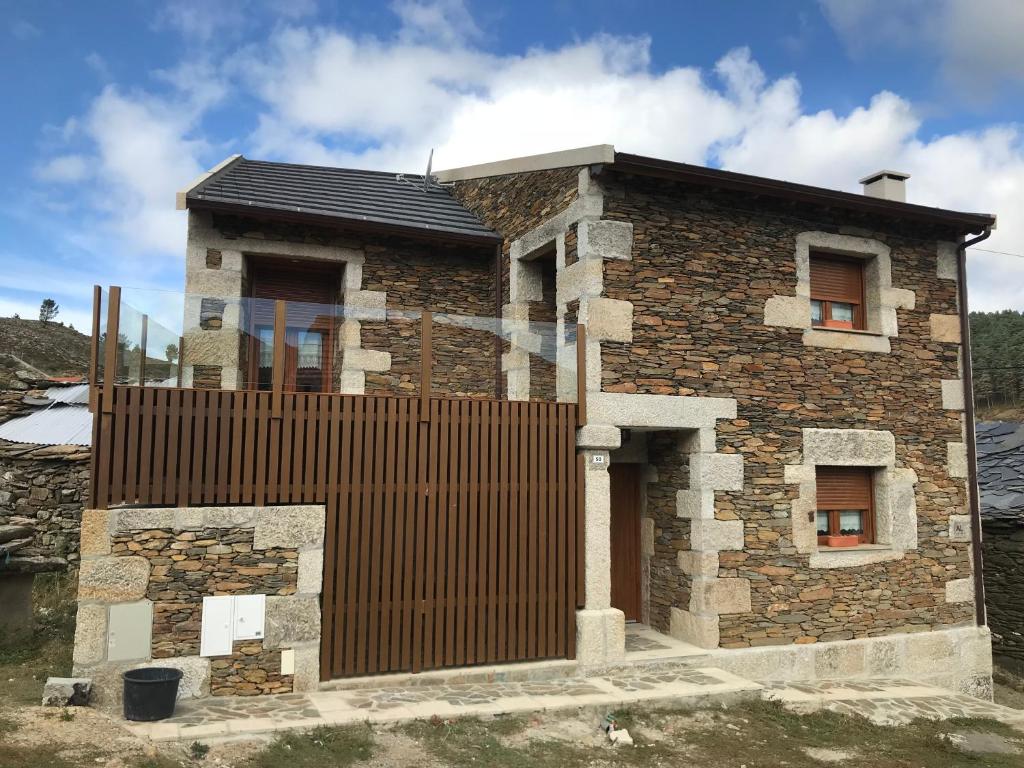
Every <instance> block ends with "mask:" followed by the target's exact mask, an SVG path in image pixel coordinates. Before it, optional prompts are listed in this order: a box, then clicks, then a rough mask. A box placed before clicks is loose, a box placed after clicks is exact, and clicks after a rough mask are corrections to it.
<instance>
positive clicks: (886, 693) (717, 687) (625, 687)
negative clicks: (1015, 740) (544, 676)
mask: <svg viewBox="0 0 1024 768" xmlns="http://www.w3.org/2000/svg"><path fill="white" fill-rule="evenodd" d="M737 695H739V696H744V695H746V696H760V697H763V698H766V699H771V700H777V701H780V702H782V703H783V704H784V705H785V706H786V707H788V708H790V709H792V710H794V711H797V712H801V713H810V712H818V711H822V710H825V711H830V712H837V713H840V714H844V715H859V716H862V717H865V718H867V719H868V720H870V721H872V722H874V723H877V724H880V725H901V724H904V723H909V722H911V721H912V720H916V719H918V718H926V719H931V720H946V719H951V718H958V717H982V718H991V719H994V720H998V721H1000V722H1004V723H1008V724H1010V725H1014V726H1019V727H1021V728H1022V729H1024V710H1016V709H1010V708H1008V707H1003V706H1000V705H998V704H993V703H992V702H990V701H984V700H982V699H976V698H974V697H972V696H967V695H964V694H959V693H955V692H953V691H949V690H945V689H943V688H936V687H933V686H928V685H922V684H920V683H916V682H914V681H912V680H896V679H886V680H870V679H860V680H835V681H820V682H812V683H793V682H777V683H766V684H764V685H761V684H758V683H755V682H752V681H750V680H745V679H743V678H741V677H738V676H736V675H733V674H731V673H729V672H725V671H724V670H721V669H717V668H714V667H700V668H695V669H690V668H686V667H683V666H679V667H678V668H675V669H672V668H669V669H654V668H651V669H644V668H643V667H635V668H633V669H632V670H628V671H625V670H624V671H621V672H615V673H613V674H610V675H608V676H604V677H571V678H558V679H552V680H545V681H523V682H473V683H446V684H437V685H430V686H427V685H417V686H408V687H402V686H395V685H388V686H382V687H378V688H369V687H365V688H354V689H342V690H323V691H318V692H315V693H309V694H287V695H283V696H261V697H231V698H228V697H223V698H211V699H204V700H202V701H194V702H183V703H180V704H179V705H178V710H177V712H176V713H175V715H174V717H173V718H170V719H168V720H163V721H161V722H158V723H133V724H129V725H128V726H127V727H128V728H129V729H130V730H132V731H133V732H135V733H136V734H138V735H140V736H143V737H145V738H150V739H153V740H155V741H173V740H192V739H206V740H210V739H218V738H234V737H239V736H256V735H259V734H267V733H272V732H274V731H279V730H285V729H292V728H296V729H308V728H313V727H316V726H320V725H345V724H350V723H357V722H364V721H369V722H397V721H402V720H415V719H428V718H432V717H440V718H457V717H473V716H481V715H498V714H510V713H516V712H539V711H545V710H547V711H551V710H562V709H565V710H571V709H578V708H580V707H592V708H597V709H604V710H608V711H612V710H615V709H619V708H622V707H627V706H630V705H634V704H646V705H671V704H684V703H686V704H691V705H693V704H710V703H714V702H715V701H717V700H724V699H728V698H730V697H731V698H735V697H736V696H737Z"/></svg>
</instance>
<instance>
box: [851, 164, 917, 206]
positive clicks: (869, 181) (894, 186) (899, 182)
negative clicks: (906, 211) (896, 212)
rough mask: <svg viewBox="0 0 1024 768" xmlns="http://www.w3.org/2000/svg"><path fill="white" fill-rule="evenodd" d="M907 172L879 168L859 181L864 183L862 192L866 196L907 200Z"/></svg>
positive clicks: (908, 175)
mask: <svg viewBox="0 0 1024 768" xmlns="http://www.w3.org/2000/svg"><path fill="white" fill-rule="evenodd" d="M909 178H910V174H909V173H903V172H902V171H888V170H881V171H875V172H874V173H869V174H868V175H867V176H865V177H864V178H863V179H861V180H860V183H861V184H863V185H864V194H865V195H867V196H868V197H879V198H882V199H883V200H896V201H898V202H901V203H905V202H906V201H907V185H906V183H905V182H906V181H907V179H909Z"/></svg>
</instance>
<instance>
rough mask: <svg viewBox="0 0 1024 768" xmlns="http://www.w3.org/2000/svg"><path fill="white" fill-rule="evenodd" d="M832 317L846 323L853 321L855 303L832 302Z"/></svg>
mask: <svg viewBox="0 0 1024 768" xmlns="http://www.w3.org/2000/svg"><path fill="white" fill-rule="evenodd" d="M832 319H833V320H839V321H841V322H844V323H852V322H853V304H844V303H843V302H840V301H833V302H832Z"/></svg>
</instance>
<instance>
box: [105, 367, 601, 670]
mask: <svg viewBox="0 0 1024 768" xmlns="http://www.w3.org/2000/svg"><path fill="white" fill-rule="evenodd" d="M96 397H97V405H98V408H97V418H96V422H95V424H96V426H95V428H94V442H93V445H94V451H93V475H92V504H93V506H94V507H97V508H106V507H108V506H111V505H116V504H141V505H147V504H149V505H156V506H177V507H185V506H200V505H204V504H205V505H210V504H253V505H263V504H300V503H321V504H326V507H327V532H326V543H325V558H324V562H325V573H324V576H325V578H324V587H323V601H322V604H323V633H322V643H323V645H322V653H321V675H322V677H323V679H328V678H330V677H339V676H346V675H362V674H375V673H381V672H393V671H399V670H408V671H418V670H421V669H430V668H436V667H443V666H452V665H463V664H480V663H490V662H500V661H519V660H526V659H542V658H553V657H561V658H573V657H574V656H575V636H576V630H575V611H576V608H577V604H578V602H579V600H580V599H581V597H582V586H581V585H582V579H583V556H582V522H581V520H582V506H581V502H580V493H579V491H580V490H581V489H582V476H581V472H582V464H581V463H580V460H579V459H578V458H577V456H576V451H575V439H574V437H575V431H576V426H577V406H576V405H575V404H571V403H538V402H509V401H499V400H468V399H452V398H437V397H434V398H417V397H396V396H369V395H365V396H364V395H337V394H306V393H269V392H256V391H208V390H193V389H158V388H150V387H131V386H110V387H106V388H105V391H104V392H97V394H96Z"/></svg>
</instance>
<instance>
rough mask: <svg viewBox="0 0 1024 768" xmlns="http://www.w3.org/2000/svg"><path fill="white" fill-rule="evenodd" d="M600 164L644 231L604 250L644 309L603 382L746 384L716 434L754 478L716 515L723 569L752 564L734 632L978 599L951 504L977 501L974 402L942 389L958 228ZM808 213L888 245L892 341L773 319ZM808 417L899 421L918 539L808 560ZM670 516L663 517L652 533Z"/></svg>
mask: <svg viewBox="0 0 1024 768" xmlns="http://www.w3.org/2000/svg"><path fill="white" fill-rule="evenodd" d="M598 178H600V183H601V186H602V189H603V191H604V208H605V213H604V217H605V218H606V219H611V220H613V221H619V222H623V223H629V224H631V225H632V231H633V245H632V253H631V257H630V258H628V259H606V260H605V261H604V263H603V293H602V294H601V295H602V296H606V297H609V298H610V299H613V300H618V301H621V302H628V303H630V304H631V306H632V312H633V317H632V333H631V338H630V339H626V340H615V339H612V338H608V339H606V340H605V341H604V342H603V343H602V344H601V360H600V376H601V390H602V391H603V392H612V393H626V394H637V395H677V396H678V395H682V396H697V397H730V398H735V400H736V401H737V411H738V413H737V418H735V419H732V420H727V421H724V422H721V423H719V424H718V426H717V441H718V448H717V450H718V451H719V452H721V453H725V454H736V455H738V456H742V457H743V467H744V478H743V483H742V489H735V490H726V491H718V492H716V493H715V498H714V505H715V509H714V517H715V519H716V520H742V522H743V529H744V530H743V533H744V541H743V547H742V549H739V550H736V551H727V552H721V553H720V555H719V559H720V564H719V571H718V576H719V577H720V581H721V579H723V578H728V579H735V578H738V579H745V580H749V582H750V591H751V600H750V604H749V608H747V609H746V610H743V611H742V612H736V613H732V612H730V613H727V614H723V615H721V616H720V619H719V630H720V642H721V645H722V646H723V647H730V648H733V647H744V646H759V645H777V644H789V643H815V642H822V641H829V640H844V639H852V638H864V637H871V636H876V635H883V634H890V633H902V632H919V631H924V630H929V629H936V628H939V627H947V626H955V625H958V624H965V623H969V622H970V621H971V620H972V617H973V608H972V605H971V603H970V595H969V594H967V595H966V598H967V599H966V600H964V599H963V597H964V596H963V595H962V593H963V592H964V590H963V589H961V588H960V585H961V584H967V583H968V582H967V581H965V580H967V579H969V577H970V574H971V565H970V556H969V547H970V543H969V542H968V541H964V540H963V539H962V538H953V537H951V536H950V530H951V517H955V516H958V515H962V514H964V512H965V509H966V495H965V487H964V482H963V479H962V467H961V468H959V469H958V468H957V467H958V466H959V465H958V464H957V463H956V462H954V461H953V458H952V457H953V456H954V454H956V455H959V453H957V451H958V450H959V449H958V448H957V451H954V447H957V446H960V445H962V442H960V441H962V431H961V430H962V420H961V416H962V414H961V412H960V411H959V410H955V409H953V408H954V406H952V405H951V404H950V403H948V400H949V398H948V397H947V398H944V397H943V391H944V387H945V385H944V384H943V381H944V380H945V381H949V380H955V379H957V378H958V376H959V370H958V353H959V344H958V343H957V342H958V341H959V339H958V337H954V336H953V335H950V334H947V333H945V332H942V333H938V334H937V333H936V330H935V329H936V323H935V321H934V318H936V317H941V318H946V317H950V316H955V315H956V312H957V306H956V283H955V282H954V281H951V280H949V279H947V278H944V277H941V276H940V274H939V272H940V270H939V269H938V268H937V250H941V248H939V249H937V242H939V241H945V240H949V239H952V237H951V235H950V233H948V232H944V231H940V230H934V229H926V228H924V229H922V228H915V227H914V226H912V225H908V224H901V226H900V229H899V234H895V233H894V232H893V228H892V226H891V225H885V224H883V223H881V222H876V221H871V220H869V219H865V218H860V217H855V216H854V215H852V214H850V215H846V214H837V213H825V212H822V211H820V210H813V209H810V208H806V207H803V208H802V207H798V206H793V205H789V204H784V203H781V202H773V201H770V200H766V199H763V198H761V199H758V200H756V201H753V200H751V199H749V198H748V197H744V196H742V195H739V194H734V193H724V192H714V191H709V190H707V189H688V188H685V187H682V186H681V185H673V184H670V183H668V182H663V181H659V180H653V179H647V178H632V177H631V178H628V179H624V178H622V177H620V176H618V175H616V174H603V175H601V176H600V177H598ZM812 230H813V231H818V230H824V231H829V232H846V233H856V234H857V235H858V236H860V237H865V238H872V239H874V240H877V241H881V242H883V243H885V244H886V246H887V247H888V248H889V249H891V254H892V258H891V269H892V285H893V286H895V287H896V288H897V289H899V290H901V291H902V293H900V296H902V297H903V298H902V299H901V301H903V302H904V306H901V308H899V309H898V310H896V311H897V313H898V329H899V330H898V337H897V336H893V337H892V339H891V344H892V351H891V352H890V353H884V354H882V353H869V352H865V351H857V350H855V349H854V350H844V349H826V348H819V347H812V346H806V345H805V343H804V340H803V334H802V332H801V331H799V330H797V329H792V328H783V327H775V326H768V325H766V324H765V303H766V301H767V300H768V299H770V298H771V297H773V296H777V295H787V294H792V293H793V291H794V287H793V284H794V281H795V280H796V267H797V265H796V259H795V257H794V250H795V247H796V243H797V239H798V235H799V234H800V233H802V232H807V231H812ZM907 292H912V293H913V294H914V295H916V305H915V304H914V302H913V301H910V300H908V299H906V294H907ZM591 302H592V303H593V300H591ZM908 306H912V307H913V308H912V309H909V308H907V307H908ZM804 428H822V429H835V428H839V429H871V430H879V431H888V432H891V433H892V434H893V435H894V436H895V445H896V462H897V468H899V469H900V470H907V471H909V472H910V476H916V478H917V480H918V482H917V485H916V486H915V491H916V504H917V536H918V546H917V548H916V551H908V552H906V553H905V554H903V553H900V554H901V556H900V557H899V558H898V559H895V560H891V561H888V562H880V563H873V564H870V565H865V566H863V567H853V568H812V567H810V565H809V558H808V556H807V555H804V554H801V553H800V552H798V550H797V547H796V545H795V543H794V541H793V523H792V521H791V519H790V516H791V513H792V503H793V499H794V498H795V497H796V494H797V493H798V491H797V489H796V488H794V487H793V486H792V485H787V484H786V478H785V471H784V465H786V464H798V463H800V461H801V453H802V450H803V446H802V429H804ZM653 453H654V452H652V459H653ZM670 530H671V528H665V529H664V530H663V531H661V532H657V531H656V541H657V540H661V539H664V538H666V534H667V532H668V531H670ZM669 535H670V534H669ZM948 584H952V585H953V586H954V587H955V588H954V589H950V588H949V587H948V586H947V585H948ZM653 587H654V584H653V583H652V588H653ZM655 596H656V591H652V600H653V599H655ZM681 597H682V596H681ZM676 605H681V607H683V606H684V605H685V603H683V604H681V603H679V602H677V603H676ZM653 613H656V612H653Z"/></svg>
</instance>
